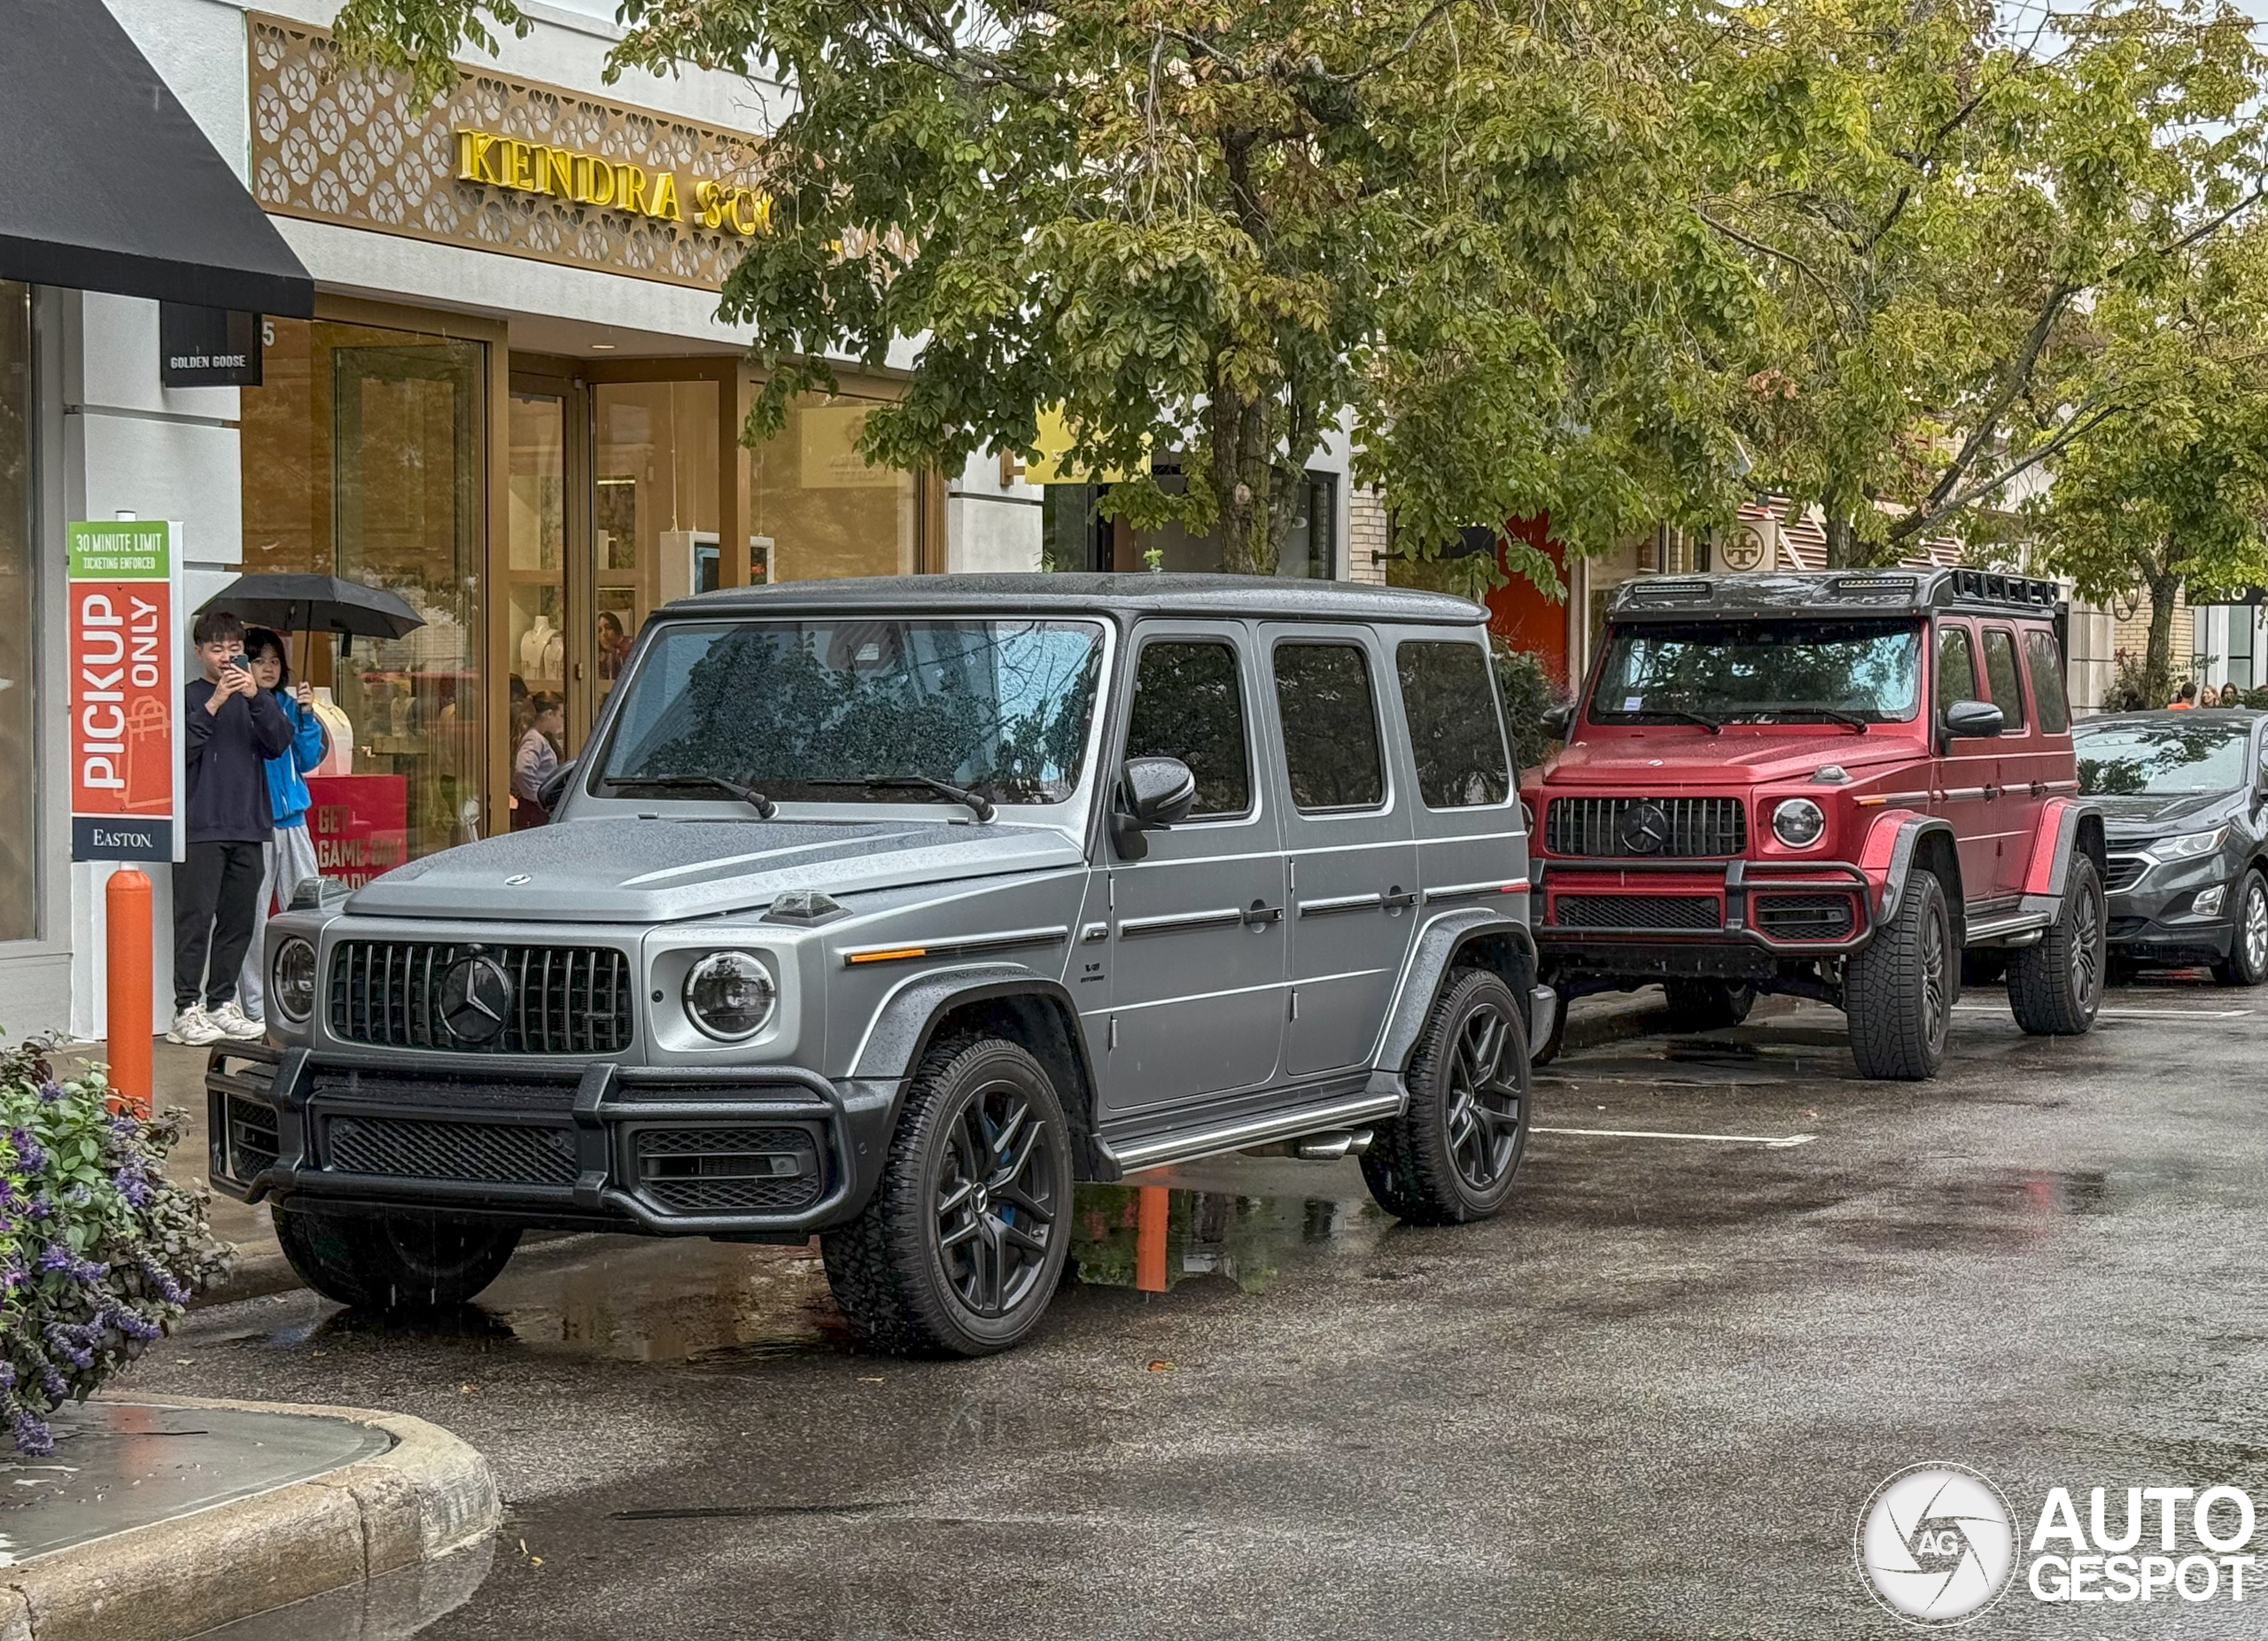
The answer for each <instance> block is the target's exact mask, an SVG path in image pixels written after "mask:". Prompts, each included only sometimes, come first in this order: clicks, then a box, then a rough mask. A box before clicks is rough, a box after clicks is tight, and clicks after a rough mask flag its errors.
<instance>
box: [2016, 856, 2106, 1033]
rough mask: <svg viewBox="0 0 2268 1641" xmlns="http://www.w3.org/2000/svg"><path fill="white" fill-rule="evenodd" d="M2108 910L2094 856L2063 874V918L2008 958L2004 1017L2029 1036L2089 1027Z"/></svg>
mask: <svg viewBox="0 0 2268 1641" xmlns="http://www.w3.org/2000/svg"><path fill="white" fill-rule="evenodd" d="M2109 927H2110V916H2109V907H2108V906H2107V904H2106V902H2105V898H2104V895H2103V889H2102V873H2101V869H2100V868H2099V867H2097V866H2096V865H2095V863H2094V857H2093V856H2092V855H2088V854H2085V853H2079V854H2075V855H2073V856H2072V857H2071V861H2070V866H2069V867H2066V868H2065V869H2064V880H2063V915H2062V920H2061V921H2060V922H2057V923H2056V925H2055V926H2054V928H2052V929H2049V930H2047V933H2046V934H2044V935H2042V936H2041V937H2039V940H2038V941H2037V942H2036V943H2034V944H2033V945H2028V946H2020V947H2018V948H2017V949H2016V951H2014V952H2012V953H2009V954H2008V1012H2009V1013H2010V1014H2012V1015H2015V1016H2016V1023H2017V1024H2018V1025H2020V1026H2022V1027H2023V1029H2024V1030H2026V1031H2028V1032H2030V1033H2031V1035H2032V1036H2034V1037H2078V1036H2079V1035H2080V1034H2081V1033H2083V1032H2085V1031H2086V1030H2088V1029H2089V1028H2090V1027H2092V1026H2093V1024H2094V1016H2095V1011H2096V1010H2097V1009H2099V1008H2101V1007H2102V989H2103V984H2104V982H2105V980H2106V978H2107V977H2108V972H2109V967H2110V962H2109V959H2110V953H2109V940H2108V937H2109Z"/></svg>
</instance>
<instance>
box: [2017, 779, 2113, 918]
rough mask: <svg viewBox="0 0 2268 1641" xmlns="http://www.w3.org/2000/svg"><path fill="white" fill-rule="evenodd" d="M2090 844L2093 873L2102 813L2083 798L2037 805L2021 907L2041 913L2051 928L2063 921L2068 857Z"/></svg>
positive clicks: (2056, 799)
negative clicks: (2037, 820)
mask: <svg viewBox="0 0 2268 1641" xmlns="http://www.w3.org/2000/svg"><path fill="white" fill-rule="evenodd" d="M2090 840H2092V842H2093V844H2094V848H2093V857H2094V863H2095V869H2096V870H2097V871H2101V869H2102V866H2103V860H2102V852H2103V836H2102V811H2101V808H2100V807H2099V806H2098V805H2094V804H2091V803H2088V802H2087V801H2086V800H2085V798H2078V797H2051V798H2049V799H2048V800H2047V802H2046V803H2045V804H2043V805H2040V813H2039V827H2038V828H2037V829H2036V830H2034V832H2033V833H2032V836H2031V859H2030V860H2029V861H2027V862H2026V863H2025V865H2024V873H2023V903H2022V904H2023V909H2024V910H2025V911H2027V912H2036V913H2045V914H2047V920H2048V924H2049V926H2050V927H2051V928H2052V927H2054V925H2056V924H2058V923H2061V922H2062V921H2063V889H2064V884H2065V882H2066V880H2067V879H2068V878H2069V877H2070V872H2071V857H2072V856H2073V855H2075V854H2077V853H2078V852H2079V851H2080V850H2082V849H2085V848H2086V846H2087V844H2088V843H2089V841H2090Z"/></svg>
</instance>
